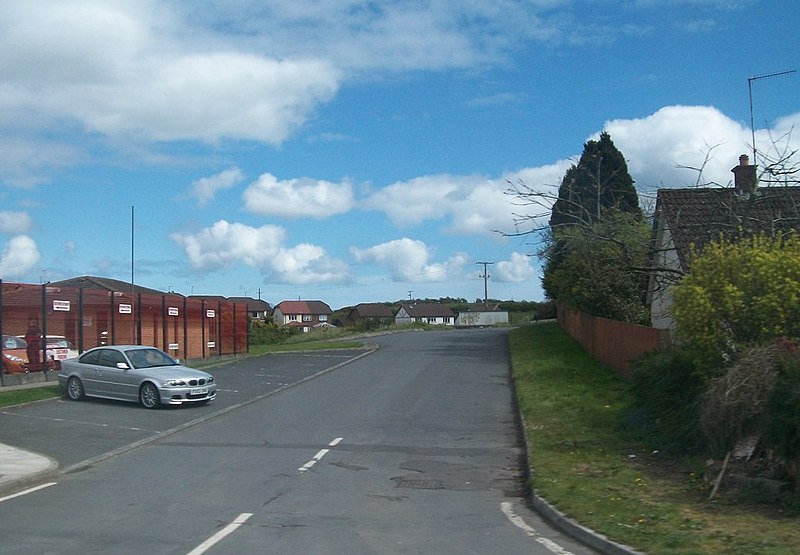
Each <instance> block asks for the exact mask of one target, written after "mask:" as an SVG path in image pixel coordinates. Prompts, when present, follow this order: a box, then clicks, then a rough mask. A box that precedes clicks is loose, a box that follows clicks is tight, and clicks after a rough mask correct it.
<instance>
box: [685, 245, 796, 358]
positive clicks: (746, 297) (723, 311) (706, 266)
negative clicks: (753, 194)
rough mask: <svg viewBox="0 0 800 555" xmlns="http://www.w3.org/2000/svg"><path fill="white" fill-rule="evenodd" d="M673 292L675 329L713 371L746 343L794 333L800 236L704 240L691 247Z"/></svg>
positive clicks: (752, 343) (758, 342)
mask: <svg viewBox="0 0 800 555" xmlns="http://www.w3.org/2000/svg"><path fill="white" fill-rule="evenodd" d="M673 293H674V295H673V298H674V305H673V315H674V317H675V320H676V322H677V325H678V333H679V335H680V337H681V338H683V340H685V342H686V344H687V345H688V346H689V347H690V348H691V349H692V350H693V351H694V352H695V353H696V354H697V356H698V362H700V363H701V364H700V367H701V368H707V369H709V368H710V369H712V371H713V370H714V369H717V368H719V367H720V366H721V364H722V363H723V362H724V361H726V360H730V359H731V358H733V357H735V355H736V353H737V352H740V351H741V350H742V349H743V348H744V347H747V346H751V345H757V344H760V343H764V342H766V341H769V340H771V339H775V338H778V337H800V239H798V237H797V236H796V235H790V236H788V237H784V238H781V237H778V238H772V237H767V236H764V235H760V236H755V237H750V238H744V239H740V240H738V241H730V240H719V241H715V242H712V243H709V244H708V245H707V246H706V247H705V248H704V249H703V250H702V251H696V250H693V252H692V256H691V267H690V271H689V274H688V275H687V276H686V277H684V278H683V279H682V280H681V282H680V283H679V284H678V285H676V286H675V289H674V292H673Z"/></svg>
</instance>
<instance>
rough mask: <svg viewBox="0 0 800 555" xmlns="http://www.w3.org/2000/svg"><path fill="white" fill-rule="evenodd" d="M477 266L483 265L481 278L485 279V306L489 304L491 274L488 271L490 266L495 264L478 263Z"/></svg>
mask: <svg viewBox="0 0 800 555" xmlns="http://www.w3.org/2000/svg"><path fill="white" fill-rule="evenodd" d="M475 264H483V275H482V276H479V277H482V278H483V304H488V303H489V277H490V276H489V272H488V271H487V269H488V266H489V265H490V264H494V262H476V263H475Z"/></svg>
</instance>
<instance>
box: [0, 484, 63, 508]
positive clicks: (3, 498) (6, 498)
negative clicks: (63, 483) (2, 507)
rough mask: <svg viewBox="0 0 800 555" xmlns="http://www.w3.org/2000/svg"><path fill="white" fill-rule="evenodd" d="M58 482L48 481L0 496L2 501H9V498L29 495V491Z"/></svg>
mask: <svg viewBox="0 0 800 555" xmlns="http://www.w3.org/2000/svg"><path fill="white" fill-rule="evenodd" d="M57 483H58V482H48V483H46V484H42V485H40V486H36V487H35V488H28V489H26V490H23V491H18V492H17V493H13V494H11V495H6V496H5V497H0V503H2V502H3V501H8V500H9V499H14V498H15V497H21V496H23V495H28V494H29V493H33V492H34V491H39V490H40V489H44V488H49V487H50V486H54V485H56V484H57Z"/></svg>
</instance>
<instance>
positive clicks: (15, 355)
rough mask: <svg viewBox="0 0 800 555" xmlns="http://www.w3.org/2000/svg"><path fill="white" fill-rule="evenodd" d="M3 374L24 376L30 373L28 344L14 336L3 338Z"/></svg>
mask: <svg viewBox="0 0 800 555" xmlns="http://www.w3.org/2000/svg"><path fill="white" fill-rule="evenodd" d="M2 341H3V357H2V358H3V372H5V373H7V374H24V373H26V372H27V371H28V344H27V343H25V340H24V339H20V338H19V337H14V336H13V335H4V336H3V339H2Z"/></svg>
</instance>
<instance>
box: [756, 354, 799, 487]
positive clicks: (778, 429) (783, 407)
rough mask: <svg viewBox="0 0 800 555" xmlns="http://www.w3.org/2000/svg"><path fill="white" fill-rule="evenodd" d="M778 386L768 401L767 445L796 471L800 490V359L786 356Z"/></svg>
mask: <svg viewBox="0 0 800 555" xmlns="http://www.w3.org/2000/svg"><path fill="white" fill-rule="evenodd" d="M777 370H778V373H777V378H776V380H775V387H774V388H773V390H772V395H770V397H769V400H768V402H767V432H766V434H765V437H764V442H765V445H766V446H767V447H769V448H771V449H772V450H773V451H774V452H775V454H776V455H778V456H780V457H783V458H784V459H785V460H786V461H787V462H788V463H789V466H790V467H793V468H794V472H795V476H794V480H795V490H797V491H800V479H798V476H797V471H798V469H800V357H798V356H797V353H793V355H792V356H784V357H782V358H781V359H780V361H779V363H778V368H777Z"/></svg>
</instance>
